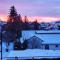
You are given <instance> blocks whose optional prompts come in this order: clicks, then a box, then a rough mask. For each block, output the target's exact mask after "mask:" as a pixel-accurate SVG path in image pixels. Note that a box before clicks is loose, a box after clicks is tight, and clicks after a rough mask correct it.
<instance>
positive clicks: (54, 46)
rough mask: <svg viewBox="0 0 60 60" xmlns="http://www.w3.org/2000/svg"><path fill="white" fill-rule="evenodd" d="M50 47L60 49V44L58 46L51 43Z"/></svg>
mask: <svg viewBox="0 0 60 60" xmlns="http://www.w3.org/2000/svg"><path fill="white" fill-rule="evenodd" d="M49 49H53V50H60V45H58V46H56V45H49Z"/></svg>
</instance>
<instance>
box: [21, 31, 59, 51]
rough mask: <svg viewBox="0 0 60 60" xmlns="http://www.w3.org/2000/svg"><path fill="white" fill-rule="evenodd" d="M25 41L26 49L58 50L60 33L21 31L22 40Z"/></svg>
mask: <svg viewBox="0 0 60 60" xmlns="http://www.w3.org/2000/svg"><path fill="white" fill-rule="evenodd" d="M21 39H27V40H28V42H29V44H28V48H31V49H35V48H36V49H48V50H60V31H59V30H58V31H39V30H38V31H35V30H32V31H22V38H21Z"/></svg>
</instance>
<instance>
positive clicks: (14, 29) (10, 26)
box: [6, 6, 22, 43]
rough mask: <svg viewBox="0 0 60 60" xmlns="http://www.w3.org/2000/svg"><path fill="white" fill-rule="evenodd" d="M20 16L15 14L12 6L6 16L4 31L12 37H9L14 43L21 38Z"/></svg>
mask: <svg viewBox="0 0 60 60" xmlns="http://www.w3.org/2000/svg"><path fill="white" fill-rule="evenodd" d="M20 19H21V16H20V15H18V14H17V12H16V9H15V7H14V6H12V7H11V9H10V13H9V15H8V21H7V24H6V31H7V32H9V34H10V35H11V36H12V37H13V38H12V37H11V39H12V40H14V42H15V43H16V42H17V39H20V37H21V22H20V21H22V20H20Z"/></svg>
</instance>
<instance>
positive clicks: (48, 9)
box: [0, 0, 60, 22]
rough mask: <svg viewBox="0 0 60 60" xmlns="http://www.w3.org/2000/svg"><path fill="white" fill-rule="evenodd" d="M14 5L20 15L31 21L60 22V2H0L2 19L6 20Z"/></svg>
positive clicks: (31, 0)
mask: <svg viewBox="0 0 60 60" xmlns="http://www.w3.org/2000/svg"><path fill="white" fill-rule="evenodd" d="M12 5H14V6H15V8H16V10H17V12H18V14H21V15H22V16H25V15H26V16H28V17H29V19H30V21H31V20H35V19H38V21H43V22H51V21H56V20H60V0H0V19H2V20H6V17H7V16H8V14H9V11H10V10H9V9H10V7H11V6H12Z"/></svg>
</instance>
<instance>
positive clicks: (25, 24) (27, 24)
mask: <svg viewBox="0 0 60 60" xmlns="http://www.w3.org/2000/svg"><path fill="white" fill-rule="evenodd" d="M24 29H25V30H28V29H29V23H28V18H27V16H25V17H24Z"/></svg>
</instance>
